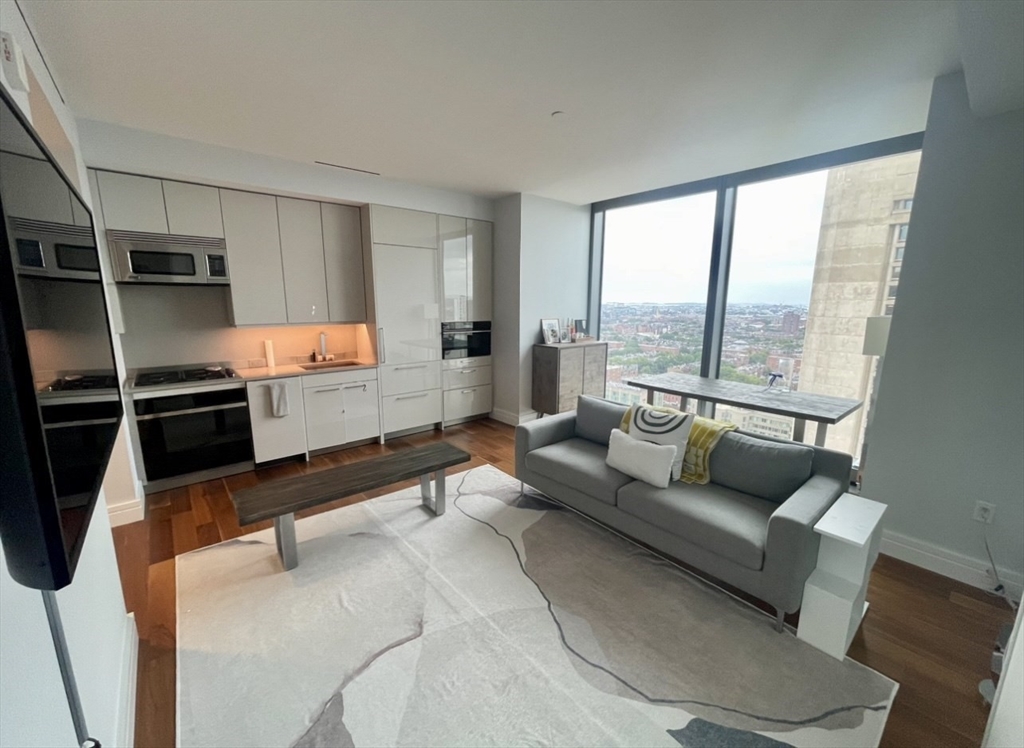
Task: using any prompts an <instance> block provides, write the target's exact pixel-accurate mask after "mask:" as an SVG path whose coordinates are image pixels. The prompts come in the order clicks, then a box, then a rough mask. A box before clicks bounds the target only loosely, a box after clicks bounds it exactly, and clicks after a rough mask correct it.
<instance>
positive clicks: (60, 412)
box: [0, 87, 123, 590]
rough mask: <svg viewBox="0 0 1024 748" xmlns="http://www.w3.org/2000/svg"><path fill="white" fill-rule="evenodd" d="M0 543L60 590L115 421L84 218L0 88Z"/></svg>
mask: <svg viewBox="0 0 1024 748" xmlns="http://www.w3.org/2000/svg"><path fill="white" fill-rule="evenodd" d="M0 98H2V102H0V222H2V225H0V244H2V246H0V544H2V545H3V552H4V555H5V556H6V559H7V566H8V569H9V571H10V574H11V576H12V577H13V578H14V579H15V580H16V581H18V582H20V583H21V584H24V585H26V586H28V587H34V588H36V589H42V590H57V589H60V588H61V587H65V586H66V585H68V584H70V583H71V580H72V579H73V577H74V574H75V567H76V566H77V564H78V558H79V556H80V554H81V552H82V545H83V543H84V542H85V536H86V532H87V530H88V528H89V521H90V519H91V517H92V512H93V510H94V509H95V507H96V501H97V497H98V495H99V492H100V487H101V485H102V483H103V476H104V473H105V472H106V469H107V463H108V461H109V459H110V453H111V450H112V449H113V445H114V440H115V438H116V437H117V431H118V428H119V426H120V421H121V417H122V415H123V406H122V403H121V396H120V387H119V386H118V385H119V382H118V378H117V375H116V369H115V365H114V351H113V345H112V342H111V335H110V326H109V322H108V320H109V317H108V315H107V307H106V300H105V298H104V294H103V288H104V286H103V277H102V271H101V269H100V267H101V262H100V259H101V258H100V256H99V248H98V246H97V242H96V237H95V230H94V227H93V221H92V214H91V212H90V211H89V209H88V207H86V205H85V203H84V201H83V200H82V199H81V196H80V194H79V191H78V189H77V188H76V187H75V186H74V184H72V182H71V181H70V180H68V178H67V176H66V175H65V174H64V172H63V171H62V170H61V168H60V167H59V166H58V164H57V162H56V160H55V159H54V158H53V157H52V155H51V154H50V152H49V151H48V150H47V148H46V146H45V145H44V143H43V142H42V140H41V139H40V138H39V137H38V135H37V134H36V132H35V131H34V130H33V128H32V126H31V125H30V124H29V122H28V121H27V120H26V119H25V117H23V116H22V113H21V111H20V110H19V109H18V107H17V106H15V105H14V103H13V102H12V101H11V99H10V98H9V97H8V95H7V92H6V91H4V90H3V89H2V87H0Z"/></svg>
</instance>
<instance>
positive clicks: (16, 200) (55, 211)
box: [0, 153, 87, 226]
mask: <svg viewBox="0 0 1024 748" xmlns="http://www.w3.org/2000/svg"><path fill="white" fill-rule="evenodd" d="M0 185H3V190H4V208H5V209H6V210H7V214H8V215H9V216H12V217H14V218H29V219H32V220H35V221H52V222H53V223H62V224H64V225H65V226H74V225H83V224H76V223H75V221H74V218H73V216H72V212H71V211H72V208H71V191H70V190H69V189H68V186H67V185H66V184H64V180H63V179H61V178H60V174H58V173H57V170H56V169H54V168H53V167H52V166H50V164H49V162H47V161H38V160H36V159H34V158H28V157H26V156H17V155H15V154H13V153H0ZM86 225H87V224H86Z"/></svg>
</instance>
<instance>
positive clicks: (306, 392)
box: [302, 369, 380, 450]
mask: <svg viewBox="0 0 1024 748" xmlns="http://www.w3.org/2000/svg"><path fill="white" fill-rule="evenodd" d="M377 393H378V390H377V374H376V372H375V371H374V370H372V369H363V370H359V371H353V372H334V373H330V374H316V375H312V376H304V377H302V398H303V403H304V407H305V411H306V443H307V445H308V448H309V449H310V450H317V449H326V448H328V447H337V446H341V445H342V444H348V443H351V442H356V441H362V440H365V439H372V438H374V437H377V436H379V435H380V410H379V407H378V394H377Z"/></svg>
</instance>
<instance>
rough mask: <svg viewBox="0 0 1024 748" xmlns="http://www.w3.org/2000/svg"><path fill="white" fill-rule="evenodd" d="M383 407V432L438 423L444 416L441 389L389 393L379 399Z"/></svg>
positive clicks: (387, 432) (388, 432)
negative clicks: (399, 393) (398, 393)
mask: <svg viewBox="0 0 1024 748" xmlns="http://www.w3.org/2000/svg"><path fill="white" fill-rule="evenodd" d="M381 402H382V404H383V407H384V433H386V434H391V433H394V432H395V431H404V430H405V429H413V428H418V427H420V426H428V425H430V424H432V423H440V422H441V420H442V419H443V418H444V410H443V408H444V406H443V405H442V402H441V390H439V389H438V390H428V391H426V392H410V393H408V394H405V395H389V396H386V397H384V398H382V399H381Z"/></svg>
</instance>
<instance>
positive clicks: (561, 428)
mask: <svg viewBox="0 0 1024 748" xmlns="http://www.w3.org/2000/svg"><path fill="white" fill-rule="evenodd" d="M625 412H626V406H624V405H619V404H618V403H613V402H610V401H607V400H601V399H599V398H592V397H586V396H583V397H580V399H579V403H578V406H577V410H576V411H574V412H571V413H562V414H560V415H556V416H552V417H550V418H542V419H539V420H536V421H531V422H530V423H526V424H523V425H521V426H519V427H517V429H516V477H517V478H519V480H521V481H522V482H523V483H525V484H527V485H529V486H532V487H533V488H535V489H537V490H539V491H541V492H542V493H544V494H547V495H548V496H550V497H551V498H553V499H556V500H557V501H559V502H561V503H563V504H566V505H567V506H569V507H571V508H573V509H576V510H578V511H579V512H582V513H583V514H585V515H587V516H589V517H591V518H593V519H595V520H597V521H599V522H601V523H603V524H605V525H607V526H609V527H612V528H614V529H616V530H618V531H620V532H622V533H624V534H626V535H628V536H630V537H632V538H634V539H636V540H639V541H641V542H643V543H646V544H647V545H649V546H652V547H653V548H656V549H658V550H659V551H662V552H663V553H666V554H667V555H669V556H672V557H674V558H677V559H679V560H680V561H683V562H684V563H686V564H689V565H690V566H693V567H695V568H697V569H700V570H701V571H703V572H705V573H707V574H709V575H711V576H712V577H716V578H717V579H719V580H721V581H723V582H725V583H727V584H730V585H732V586H734V587H737V588H739V589H741V590H743V591H744V592H747V593H749V594H751V595H753V596H754V597H757V598H759V599H761V600H764V601H765V602H767V603H769V604H770V605H772V606H773V607H774V608H775V610H776V615H777V621H776V625H777V628H778V629H779V630H781V628H782V617H783V615H785V614H786V613H792V612H795V611H796V610H798V609H799V607H800V601H801V599H802V597H803V590H804V582H806V581H807V577H809V576H810V574H811V572H812V571H813V570H814V566H815V564H816V562H817V557H818V535H816V534H815V532H814V530H813V528H814V524H815V523H816V522H817V521H818V520H819V519H820V518H821V516H822V515H823V514H824V513H825V511H826V510H827V509H828V508H829V507H830V506H831V505H832V503H833V502H834V501H835V500H836V499H837V498H838V497H839V496H841V495H842V494H843V492H844V491H846V490H847V488H848V486H849V480H850V466H851V463H852V458H851V457H850V456H849V455H846V454H842V453H840V452H834V451H831V450H827V449H822V448H819V447H811V446H806V445H802V444H796V443H794V442H788V441H781V440H778V439H771V438H767V437H761V436H757V435H754V434H745V433H743V432H740V431H734V432H729V433H727V434H726V435H725V436H723V437H722V439H721V440H720V441H719V443H718V445H717V446H716V448H715V450H714V451H713V452H712V454H711V460H710V468H711V482H710V483H708V484H706V485H696V484H686V483H682V482H679V481H674V482H672V483H670V484H669V487H668V488H663V489H662V488H656V487H654V486H652V485H650V484H648V483H643V482H641V481H637V480H633V479H632V478H630V477H629V476H627V475H624V474H623V473H620V472H619V471H617V470H614V469H612V468H610V467H608V465H606V464H605V457H606V456H607V452H608V438H609V435H610V433H611V430H612V429H613V428H617V427H618V426H619V423H620V421H621V419H622V417H623V415H624V414H625Z"/></svg>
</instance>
